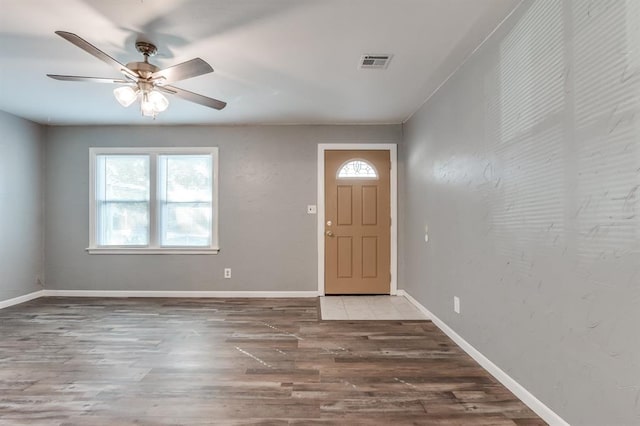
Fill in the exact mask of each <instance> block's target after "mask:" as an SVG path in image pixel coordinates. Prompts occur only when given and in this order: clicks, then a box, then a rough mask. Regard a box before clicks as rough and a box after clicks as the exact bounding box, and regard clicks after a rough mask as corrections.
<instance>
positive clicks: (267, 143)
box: [45, 125, 401, 291]
mask: <svg viewBox="0 0 640 426" xmlns="http://www.w3.org/2000/svg"><path fill="white" fill-rule="evenodd" d="M400 138H401V126H399V125H396V126H264V127H261V126H252V127H231V126H230V127H220V126H215V127H213V126H211V127H209V126H185V127H180V126H178V127H173V126H172V127H159V126H147V127H51V128H49V129H48V130H47V146H46V188H45V189H46V190H45V194H46V198H45V205H46V206H47V215H46V226H45V228H46V253H47V257H46V273H47V282H46V287H47V289H65V290H72V289H73V290H75V289H81V290H178V291H187V290H203V291H206V290H228V291H241V290H251V291H314V290H317V242H316V226H317V225H316V219H317V216H314V215H308V214H307V212H306V207H307V205H308V204H316V192H317V191H316V180H317V179H316V174H317V166H316V164H317V144H318V143H342V142H369V143H376V142H380V143H397V142H399V141H400ZM207 145H211V146H218V147H219V149H220V150H219V156H220V187H219V190H220V199H219V204H220V222H219V226H220V247H221V252H220V254H218V255H211V256H207V255H196V256H194V255H89V254H87V253H86V252H85V248H86V247H87V246H88V244H89V235H88V229H89V222H88V221H89V212H88V208H89V192H88V191H89V181H88V179H89V147H92V146H207ZM225 267H229V268H232V278H231V279H223V278H222V277H223V268H225Z"/></svg>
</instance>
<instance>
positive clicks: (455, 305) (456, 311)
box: [453, 296, 460, 314]
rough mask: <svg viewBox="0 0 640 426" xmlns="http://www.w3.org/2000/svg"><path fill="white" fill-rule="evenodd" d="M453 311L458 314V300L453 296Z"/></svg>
mask: <svg viewBox="0 0 640 426" xmlns="http://www.w3.org/2000/svg"><path fill="white" fill-rule="evenodd" d="M453 310H454V312H455V313H456V314H459V313H460V298H459V297H458V296H453Z"/></svg>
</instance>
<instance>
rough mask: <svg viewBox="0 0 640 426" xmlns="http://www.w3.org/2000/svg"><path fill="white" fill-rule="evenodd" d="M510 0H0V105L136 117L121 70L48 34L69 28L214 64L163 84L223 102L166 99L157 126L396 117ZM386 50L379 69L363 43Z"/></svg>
mask: <svg viewBox="0 0 640 426" xmlns="http://www.w3.org/2000/svg"><path fill="white" fill-rule="evenodd" d="M518 3H519V0H64V1H51V0H0V10H1V12H0V110H4V111H7V112H9V113H12V114H15V115H18V116H21V117H24V118H27V119H29V120H32V121H36V122H39V123H49V124H145V123H146V124H148V123H149V122H150V119H149V118H146V117H141V116H140V114H139V111H136V106H135V105H133V106H131V107H129V108H128V109H125V108H123V107H121V106H120V105H119V104H118V103H117V102H116V101H115V99H114V97H113V95H112V90H113V89H114V86H112V85H108V84H95V83H77V82H64V81H56V80H52V79H49V78H47V77H46V76H45V74H47V73H51V74H70V75H82V76H95V77H120V76H119V75H118V72H117V71H114V70H113V69H112V68H110V67H109V66H108V65H107V64H105V63H103V62H101V61H99V60H98V59H96V58H94V57H92V56H91V55H89V54H87V53H86V52H84V51H82V50H81V49H79V48H78V47H76V46H74V45H72V44H71V43H69V42H67V41H65V40H64V39H62V38H60V37H58V36H57V35H55V34H54V31H56V30H64V31H69V32H72V33H76V34H78V35H79V36H81V37H83V38H84V39H86V40H87V41H89V42H90V43H92V44H93V45H95V46H97V47H98V48H100V49H101V50H103V51H105V52H106V53H108V54H109V55H111V56H113V57H114V58H116V59H117V60H119V61H120V62H122V63H127V62H131V61H138V60H140V58H141V56H140V55H139V54H138V53H137V52H136V50H135V46H134V43H135V41H136V40H138V39H142V40H147V41H151V42H153V43H155V44H156V45H157V46H158V49H159V54H158V55H157V56H155V57H154V58H152V60H151V62H154V63H156V64H157V65H158V66H160V67H161V68H164V67H166V66H170V65H173V64H176V63H179V62H183V61H186V60H189V59H192V58H194V57H201V58H202V59H204V60H205V61H207V62H208V63H209V64H211V65H212V66H213V68H214V69H215V72H214V73H212V74H207V75H203V76H199V77H195V78H193V79H190V80H184V81H181V82H178V83H176V84H175V85H176V86H178V87H181V88H183V89H187V90H191V91H195V92H198V93H201V94H203V95H206V96H210V97H214V98H218V99H221V100H224V101H226V102H228V106H227V108H225V109H224V110H222V111H216V110H213V109H209V108H205V107H203V106H200V105H197V104H192V103H189V102H186V101H183V100H180V99H177V98H174V97H171V98H170V102H171V105H170V106H169V109H168V110H167V111H165V112H163V113H161V114H160V115H159V116H158V118H157V119H156V122H158V123H164V124H258V123H269V124H271V123H273V124H292V123H295V124H298V123H305V124H315V123H317V124H329V123H330V124H340V123H400V122H403V121H404V120H406V119H407V118H408V117H410V116H411V114H413V112H415V110H416V109H418V108H419V107H420V105H421V104H422V103H423V102H424V101H425V100H426V99H427V98H428V96H429V95H430V94H431V93H432V92H433V91H434V90H435V89H436V88H437V87H438V86H439V85H440V84H441V83H442V82H443V81H444V80H445V79H446V78H447V76H448V75H450V74H451V73H452V72H453V71H454V70H455V69H456V68H457V67H458V66H459V65H460V64H461V63H462V62H463V60H464V58H465V57H466V56H468V55H469V53H470V52H472V51H473V49H474V48H476V47H477V46H478V45H479V44H480V43H481V42H482V40H483V39H484V38H485V37H486V36H487V35H488V34H489V33H491V31H492V30H493V29H494V28H495V27H496V26H497V25H498V24H499V23H500V21H501V20H502V19H503V18H504V17H505V16H507V15H508V14H509V12H510V11H511V10H512V9H513V8H514V7H515V6H516V5H517V4H518ZM371 53H373V54H376V53H391V54H393V59H392V61H391V63H390V65H389V67H388V69H386V70H382V71H381V70H359V69H358V68H357V65H358V61H359V59H360V56H361V55H362V54H371Z"/></svg>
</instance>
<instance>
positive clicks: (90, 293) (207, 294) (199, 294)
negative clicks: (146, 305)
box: [43, 290, 318, 298]
mask: <svg viewBox="0 0 640 426" xmlns="http://www.w3.org/2000/svg"><path fill="white" fill-rule="evenodd" d="M43 296H45V297H55V296H64V297H194V298H214V297H216V298H221V297H247V298H257V297H264V298H273V297H317V296H318V292H317V291H137V290H124V291H118V290H115V291H111V290H106V291H103V290H44V294H43Z"/></svg>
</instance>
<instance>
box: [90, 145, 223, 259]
mask: <svg viewBox="0 0 640 426" xmlns="http://www.w3.org/2000/svg"><path fill="white" fill-rule="evenodd" d="M90 158H91V182H92V185H91V191H90V196H91V199H90V203H91V204H90V207H91V208H90V214H91V217H90V228H91V229H90V232H91V234H90V242H89V248H88V251H89V252H90V253H123V254H128V253H165V254H166V253H179V254H181V253H199V254H205V253H207V254H215V253H217V252H218V250H219V248H218V232H217V231H218V215H217V181H218V178H217V176H218V149H217V148H91V151H90Z"/></svg>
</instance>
